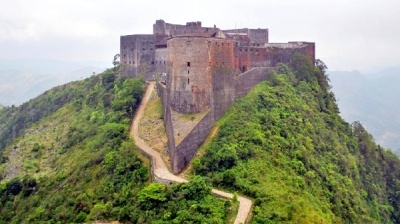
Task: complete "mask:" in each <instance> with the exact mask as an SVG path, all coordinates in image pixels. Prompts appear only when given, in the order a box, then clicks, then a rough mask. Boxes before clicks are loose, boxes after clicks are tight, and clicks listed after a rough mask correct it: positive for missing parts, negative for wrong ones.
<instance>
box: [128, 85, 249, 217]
mask: <svg viewBox="0 0 400 224" xmlns="http://www.w3.org/2000/svg"><path fill="white" fill-rule="evenodd" d="M154 86H155V82H154V81H153V82H149V85H148V87H147V90H146V93H145V95H144V97H143V99H142V102H141V103H140V106H139V108H138V110H137V111H136V115H135V118H134V119H133V123H132V126H131V130H130V134H131V136H133V139H134V140H135V144H136V145H137V146H138V147H139V148H140V150H141V151H142V152H143V153H144V154H146V155H147V156H148V157H149V158H150V159H151V166H152V167H151V170H152V173H153V176H154V180H155V181H157V182H163V183H166V182H169V183H171V182H176V183H185V182H188V180H186V179H183V178H181V177H178V176H176V175H174V174H172V173H171V172H170V171H169V170H168V168H167V166H166V164H165V163H164V160H163V159H162V158H161V155H160V154H159V153H158V152H157V151H155V150H154V149H153V148H151V147H150V146H149V145H148V144H146V142H145V141H144V140H143V139H141V138H140V137H139V134H138V133H139V122H140V119H141V118H142V115H143V112H144V109H145V108H146V105H147V102H148V101H149V99H150V96H151V93H152V91H153V90H154ZM212 193H213V194H215V195H217V196H220V197H224V198H228V199H232V198H233V194H231V193H228V192H224V191H220V190H217V189H212ZM238 201H239V203H240V204H239V209H238V213H237V215H236V219H235V222H234V223H235V224H240V223H246V219H247V217H248V216H249V214H250V209H251V206H252V204H253V203H252V201H251V200H249V199H247V198H244V197H242V196H238Z"/></svg>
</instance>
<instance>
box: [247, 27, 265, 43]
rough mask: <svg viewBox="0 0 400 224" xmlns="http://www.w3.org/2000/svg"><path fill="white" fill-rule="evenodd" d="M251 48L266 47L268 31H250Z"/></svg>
mask: <svg viewBox="0 0 400 224" xmlns="http://www.w3.org/2000/svg"><path fill="white" fill-rule="evenodd" d="M248 35H249V38H250V40H251V42H250V46H264V44H266V43H268V29H249V33H248Z"/></svg>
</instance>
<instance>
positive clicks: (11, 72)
mask: <svg viewBox="0 0 400 224" xmlns="http://www.w3.org/2000/svg"><path fill="white" fill-rule="evenodd" d="M110 66H111V63H106V62H90V61H87V62H62V61H56V60H37V59H23V60H1V59H0V80H1V82H0V103H1V104H2V105H5V106H11V105H16V106H18V105H20V104H22V103H23V102H26V101H28V100H29V99H32V98H34V97H36V96H38V95H39V94H41V93H43V92H44V91H46V90H48V89H50V88H52V87H55V86H58V85H61V84H65V83H68V82H71V81H75V80H80V79H83V78H87V77H89V76H91V75H93V73H99V72H102V71H104V70H105V68H106V67H110Z"/></svg>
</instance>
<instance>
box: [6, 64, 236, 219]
mask: <svg viewBox="0 0 400 224" xmlns="http://www.w3.org/2000/svg"><path fill="white" fill-rule="evenodd" d="M144 85H145V84H144V82H143V80H140V79H134V78H116V77H115V75H114V74H113V71H112V70H107V71H105V72H104V73H102V74H100V75H97V76H92V77H90V78H88V79H86V80H84V81H79V82H73V83H69V84H66V85H64V86H60V87H56V88H54V89H52V90H50V91H48V92H46V93H44V94H42V95H41V96H39V97H38V98H35V99H33V100H31V101H29V102H27V103H25V104H23V105H21V106H20V107H7V108H5V109H4V110H3V111H2V113H0V139H2V147H1V148H0V149H1V155H2V156H1V158H2V160H1V163H0V178H1V181H0V197H1V201H0V223H83V222H88V223H90V222H93V221H96V220H98V221H120V222H122V223H184V222H196V223H200V222H205V223H226V220H227V219H229V218H230V217H228V215H229V214H230V212H229V211H230V209H231V202H230V201H226V200H222V199H218V198H216V197H215V196H213V195H212V194H211V190H210V187H209V186H208V185H207V184H206V183H205V181H204V180H203V179H202V178H200V177H197V178H196V177H194V178H193V180H192V181H190V182H189V183H186V184H179V185H178V184H177V185H173V186H171V187H165V186H164V185H160V184H156V183H150V181H149V179H150V167H149V161H148V160H147V159H145V158H144V157H143V156H142V155H141V154H139V153H138V149H137V148H136V147H135V145H134V143H133V141H132V140H131V139H130V138H129V127H130V123H131V118H132V117H133V115H134V113H135V110H136V107H137V106H138V105H139V102H140V99H141V97H142V95H143V92H144ZM3 112H4V113H3ZM6 139H7V140H6ZM3 140H6V141H5V142H3Z"/></svg>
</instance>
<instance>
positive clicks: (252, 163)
mask: <svg viewBox="0 0 400 224" xmlns="http://www.w3.org/2000/svg"><path fill="white" fill-rule="evenodd" d="M318 65H319V66H318V67H319V68H317V67H314V66H313V65H312V64H311V63H310V62H309V61H307V60H305V59H304V58H301V57H296V58H294V59H293V60H292V64H291V66H290V67H291V68H292V70H290V69H289V68H288V67H286V66H284V65H282V66H280V68H279V71H278V73H279V74H273V75H271V76H270V77H269V80H268V81H266V82H263V83H260V84H259V85H258V86H256V87H255V88H254V89H253V90H252V91H251V92H250V93H249V94H248V95H247V96H246V97H244V98H242V99H241V100H239V101H237V102H236V103H235V104H234V105H233V106H232V107H231V108H230V110H229V111H228V112H227V113H226V114H225V115H224V117H223V118H222V119H221V120H220V121H218V122H217V124H216V125H215V129H214V130H218V133H217V134H216V135H215V137H213V138H212V140H209V141H208V142H209V143H208V144H205V145H203V147H202V149H201V151H200V153H199V156H198V157H197V158H196V159H195V160H194V161H193V162H192V165H193V173H195V174H198V175H204V176H206V177H207V178H208V179H209V180H210V181H211V182H212V183H213V184H214V185H215V186H218V187H222V188H226V189H229V190H235V191H238V192H241V193H243V194H244V195H248V196H249V197H251V198H253V199H254V200H255V203H254V205H255V207H254V210H253V212H254V216H253V219H252V223H400V194H399V192H400V181H399V180H400V161H399V159H398V157H397V156H396V155H394V154H393V153H391V152H390V151H387V150H385V149H382V148H380V147H379V146H378V145H376V144H375V143H374V142H373V139H372V136H371V135H370V134H368V133H367V132H366V131H365V129H364V128H363V127H362V125H361V124H360V123H359V122H356V123H353V124H352V125H349V124H348V123H346V122H345V121H344V120H343V119H342V118H341V117H340V116H339V115H338V108H337V106H336V103H335V98H334V96H333V94H332V93H331V92H330V90H329V89H330V87H329V85H328V82H327V78H326V76H325V75H324V70H325V69H326V66H324V65H323V64H322V63H320V62H318ZM210 138H211V137H210ZM206 142H207V141H206ZM200 155H201V156H200Z"/></svg>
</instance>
